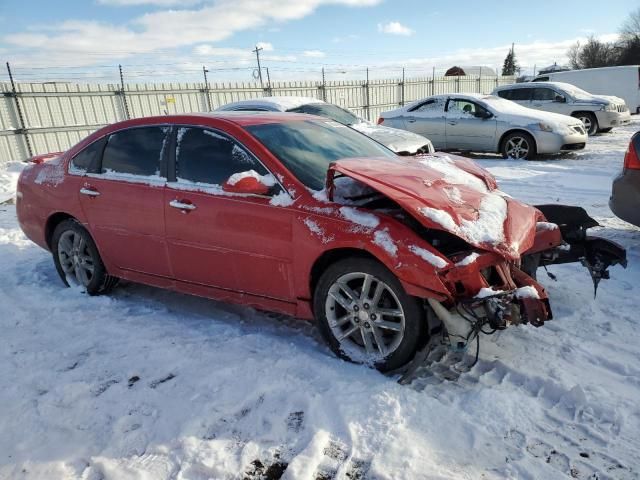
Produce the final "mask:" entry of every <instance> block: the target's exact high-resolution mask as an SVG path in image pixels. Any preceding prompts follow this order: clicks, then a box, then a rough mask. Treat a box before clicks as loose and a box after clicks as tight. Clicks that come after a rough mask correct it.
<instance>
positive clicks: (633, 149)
mask: <svg viewBox="0 0 640 480" xmlns="http://www.w3.org/2000/svg"><path fill="white" fill-rule="evenodd" d="M638 144H640V134H638V133H636V134H635V135H634V136H633V138H632V139H631V141H630V142H629V148H627V153H625V155H624V168H626V169H629V170H640V159H639V158H638Z"/></svg>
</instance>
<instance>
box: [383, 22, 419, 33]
mask: <svg viewBox="0 0 640 480" xmlns="http://www.w3.org/2000/svg"><path fill="white" fill-rule="evenodd" d="M378 31H379V32H381V33H389V34H391V35H413V34H414V33H415V32H414V31H413V30H411V29H410V28H409V27H406V26H404V25H402V24H401V23H400V22H389V23H385V24H382V23H379V24H378Z"/></svg>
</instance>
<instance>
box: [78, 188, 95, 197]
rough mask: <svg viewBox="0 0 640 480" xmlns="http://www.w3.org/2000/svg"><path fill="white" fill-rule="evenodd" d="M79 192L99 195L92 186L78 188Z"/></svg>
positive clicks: (93, 195)
mask: <svg viewBox="0 0 640 480" xmlns="http://www.w3.org/2000/svg"><path fill="white" fill-rule="evenodd" d="M80 193H81V194H82V195H88V196H90V197H97V196H99V195H100V192H99V191H97V190H96V189H95V188H92V187H89V188H88V187H82V188H81V189H80Z"/></svg>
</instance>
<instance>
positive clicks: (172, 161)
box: [167, 124, 295, 198]
mask: <svg viewBox="0 0 640 480" xmlns="http://www.w3.org/2000/svg"><path fill="white" fill-rule="evenodd" d="M172 127H173V128H172V132H171V142H170V147H169V148H170V153H169V158H168V162H167V164H168V168H169V171H168V174H169V176H168V177H167V181H168V183H171V185H170V186H171V188H176V189H178V188H179V184H187V185H189V184H191V185H196V182H192V181H190V180H181V181H180V182H178V178H177V175H176V173H177V172H176V167H177V165H176V147H177V144H178V142H177V138H178V130H180V129H181V128H199V129H201V130H208V131H210V132H213V133H215V134H216V135H220V136H222V137H226V138H228V139H230V140H231V141H232V142H234V143H235V144H236V145H238V146H239V147H241V148H242V149H243V150H244V151H246V152H247V153H248V154H249V155H250V156H251V158H253V159H254V160H255V161H256V163H258V164H260V165H261V166H262V168H264V169H265V171H266V172H267V173H268V174H270V175H271V176H273V178H274V179H275V181H276V184H277V185H279V186H280V188H281V189H282V191H283V192H286V193H287V195H289V196H290V197H291V198H295V197H294V196H293V195H291V193H289V190H287V189H286V188H285V186H284V185H283V184H282V182H281V181H280V178H278V176H277V175H275V174H274V173H273V172H272V171H271V169H270V168H268V167H267V166H266V165H265V164H264V163H263V162H262V161H261V160H260V159H259V158H258V156H257V155H256V154H255V153H253V152H252V151H251V149H249V148H248V147H247V146H246V145H245V144H244V143H242V142H241V141H239V140H238V139H237V138H236V137H234V136H232V135H230V134H228V133H227V132H224V131H222V130H219V129H217V128H215V127H209V126H205V125H189V124H175V125H173V126H172ZM203 183H204V182H203ZM205 185H211V186H214V185H215V184H213V183H205ZM254 196H257V197H265V198H272V197H273V195H254Z"/></svg>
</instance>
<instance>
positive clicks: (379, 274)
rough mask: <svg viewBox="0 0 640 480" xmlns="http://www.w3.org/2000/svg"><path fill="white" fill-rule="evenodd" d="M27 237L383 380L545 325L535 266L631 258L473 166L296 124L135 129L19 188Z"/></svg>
mask: <svg viewBox="0 0 640 480" xmlns="http://www.w3.org/2000/svg"><path fill="white" fill-rule="evenodd" d="M17 213H18V218H19V222H20V226H21V228H22V230H23V231H24V232H25V234H26V235H27V236H28V237H29V238H30V239H31V240H33V241H34V242H35V243H37V244H38V245H40V246H42V247H43V248H46V249H47V250H49V251H51V253H52V256H53V260H54V263H55V266H56V269H57V271H58V273H59V274H60V277H61V278H62V281H63V282H64V283H65V284H66V285H77V286H80V287H81V288H82V289H84V290H85V291H86V292H87V293H89V294H91V295H93V294H100V293H105V292H107V291H109V290H110V289H111V288H113V287H114V286H115V285H116V283H117V281H118V279H125V280H128V281H133V282H140V283H144V284H148V285H153V286H157V287H161V288H168V289H173V290H177V291H180V292H185V293H189V294H194V295H200V296H204V297H209V298H214V299H219V300H224V301H229V302H236V303H242V304H246V305H251V306H253V307H256V308H259V309H264V310H270V311H276V312H281V313H285V314H288V315H293V316H296V317H299V318H304V319H312V318H315V320H316V321H317V325H318V327H319V329H320V330H321V332H322V334H323V335H324V337H325V339H326V340H327V343H328V344H329V346H330V347H331V348H332V350H333V351H334V352H335V353H336V354H337V355H339V356H341V357H343V358H346V359H349V360H352V361H355V362H362V363H367V364H370V365H375V366H376V367H377V368H379V369H380V370H383V371H389V370H394V369H398V368H400V367H402V366H403V365H406V364H408V363H409V362H411V361H412V360H413V359H414V358H415V357H416V354H417V352H419V351H421V349H423V347H424V346H425V345H426V344H427V341H428V339H429V337H430V335H433V334H434V332H444V335H445V338H447V339H448V341H449V342H450V343H451V344H452V345H453V346H455V347H462V348H464V347H465V346H466V345H467V344H468V343H469V342H470V341H471V340H475V339H476V337H477V336H478V335H479V334H480V333H481V332H484V331H487V330H495V329H503V328H506V327H507V326H509V325H513V324H522V323H529V324H531V325H534V326H540V325H542V324H544V322H545V321H547V320H549V319H551V318H552V314H551V306H550V303H549V299H548V297H547V293H546V291H545V289H544V288H543V287H542V286H541V285H540V284H539V283H538V282H537V281H536V276H535V273H536V270H537V269H538V268H539V267H544V266H547V265H551V264H555V263H565V262H582V264H583V265H585V266H586V267H587V269H588V271H589V272H590V274H591V276H592V278H593V280H594V284H595V285H596V286H597V282H598V281H599V280H600V279H601V278H607V276H608V270H607V269H608V267H609V266H611V265H614V264H622V265H625V264H626V257H625V251H624V249H622V248H621V247H619V246H618V245H616V244H614V243H612V242H609V241H606V240H604V239H600V238H597V237H590V236H589V235H587V229H589V228H591V227H593V226H596V225H597V223H596V222H595V221H594V220H593V219H591V218H590V217H589V216H588V215H587V214H586V212H585V211H584V210H583V209H581V208H579V207H568V206H557V205H553V206H538V207H533V206H529V205H526V204H523V203H521V202H519V201H517V200H515V199H513V198H511V197H510V196H508V195H507V194H505V193H503V192H501V191H500V190H499V189H498V188H497V185H496V182H495V180H494V178H493V177H492V176H491V175H490V174H489V173H488V172H487V171H485V170H483V169H482V168H480V167H479V166H478V165H476V164H475V163H473V162H472V161H471V160H468V159H465V158H462V157H456V156H453V155H445V154H438V153H436V154H430V155H424V156H419V157H415V158H413V157H412V158H407V157H399V156H397V155H395V154H394V153H393V152H391V151H390V150H388V149H387V148H385V147H384V146H382V145H380V144H378V143H376V142H375V141H374V140H372V139H370V138H368V137H366V136H364V135H363V134H361V133H359V132H357V131H355V130H352V129H350V128H349V127H346V126H344V125H341V124H339V123H336V122H333V121H331V120H328V119H324V118H319V117H313V116H308V115H301V114H281V113H259V114H254V113H252V114H247V113H241V114H238V113H221V114H202V115H199V114H189V115H177V116H163V117H153V118H144V119H136V120H130V121H126V122H121V123H117V124H113V125H110V126H107V127H105V128H102V129H100V130H98V131H97V132H95V133H93V134H92V135H90V136H89V137H87V138H86V139H84V140H83V141H81V142H80V143H79V144H77V145H76V146H74V147H72V148H71V149H70V150H68V151H67V152H64V153H60V154H56V155H46V156H41V157H35V158H34V159H32V162H31V165H30V166H29V167H28V168H26V169H25V170H24V171H23V173H22V175H21V177H20V180H19V184H18V193H17Z"/></svg>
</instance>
